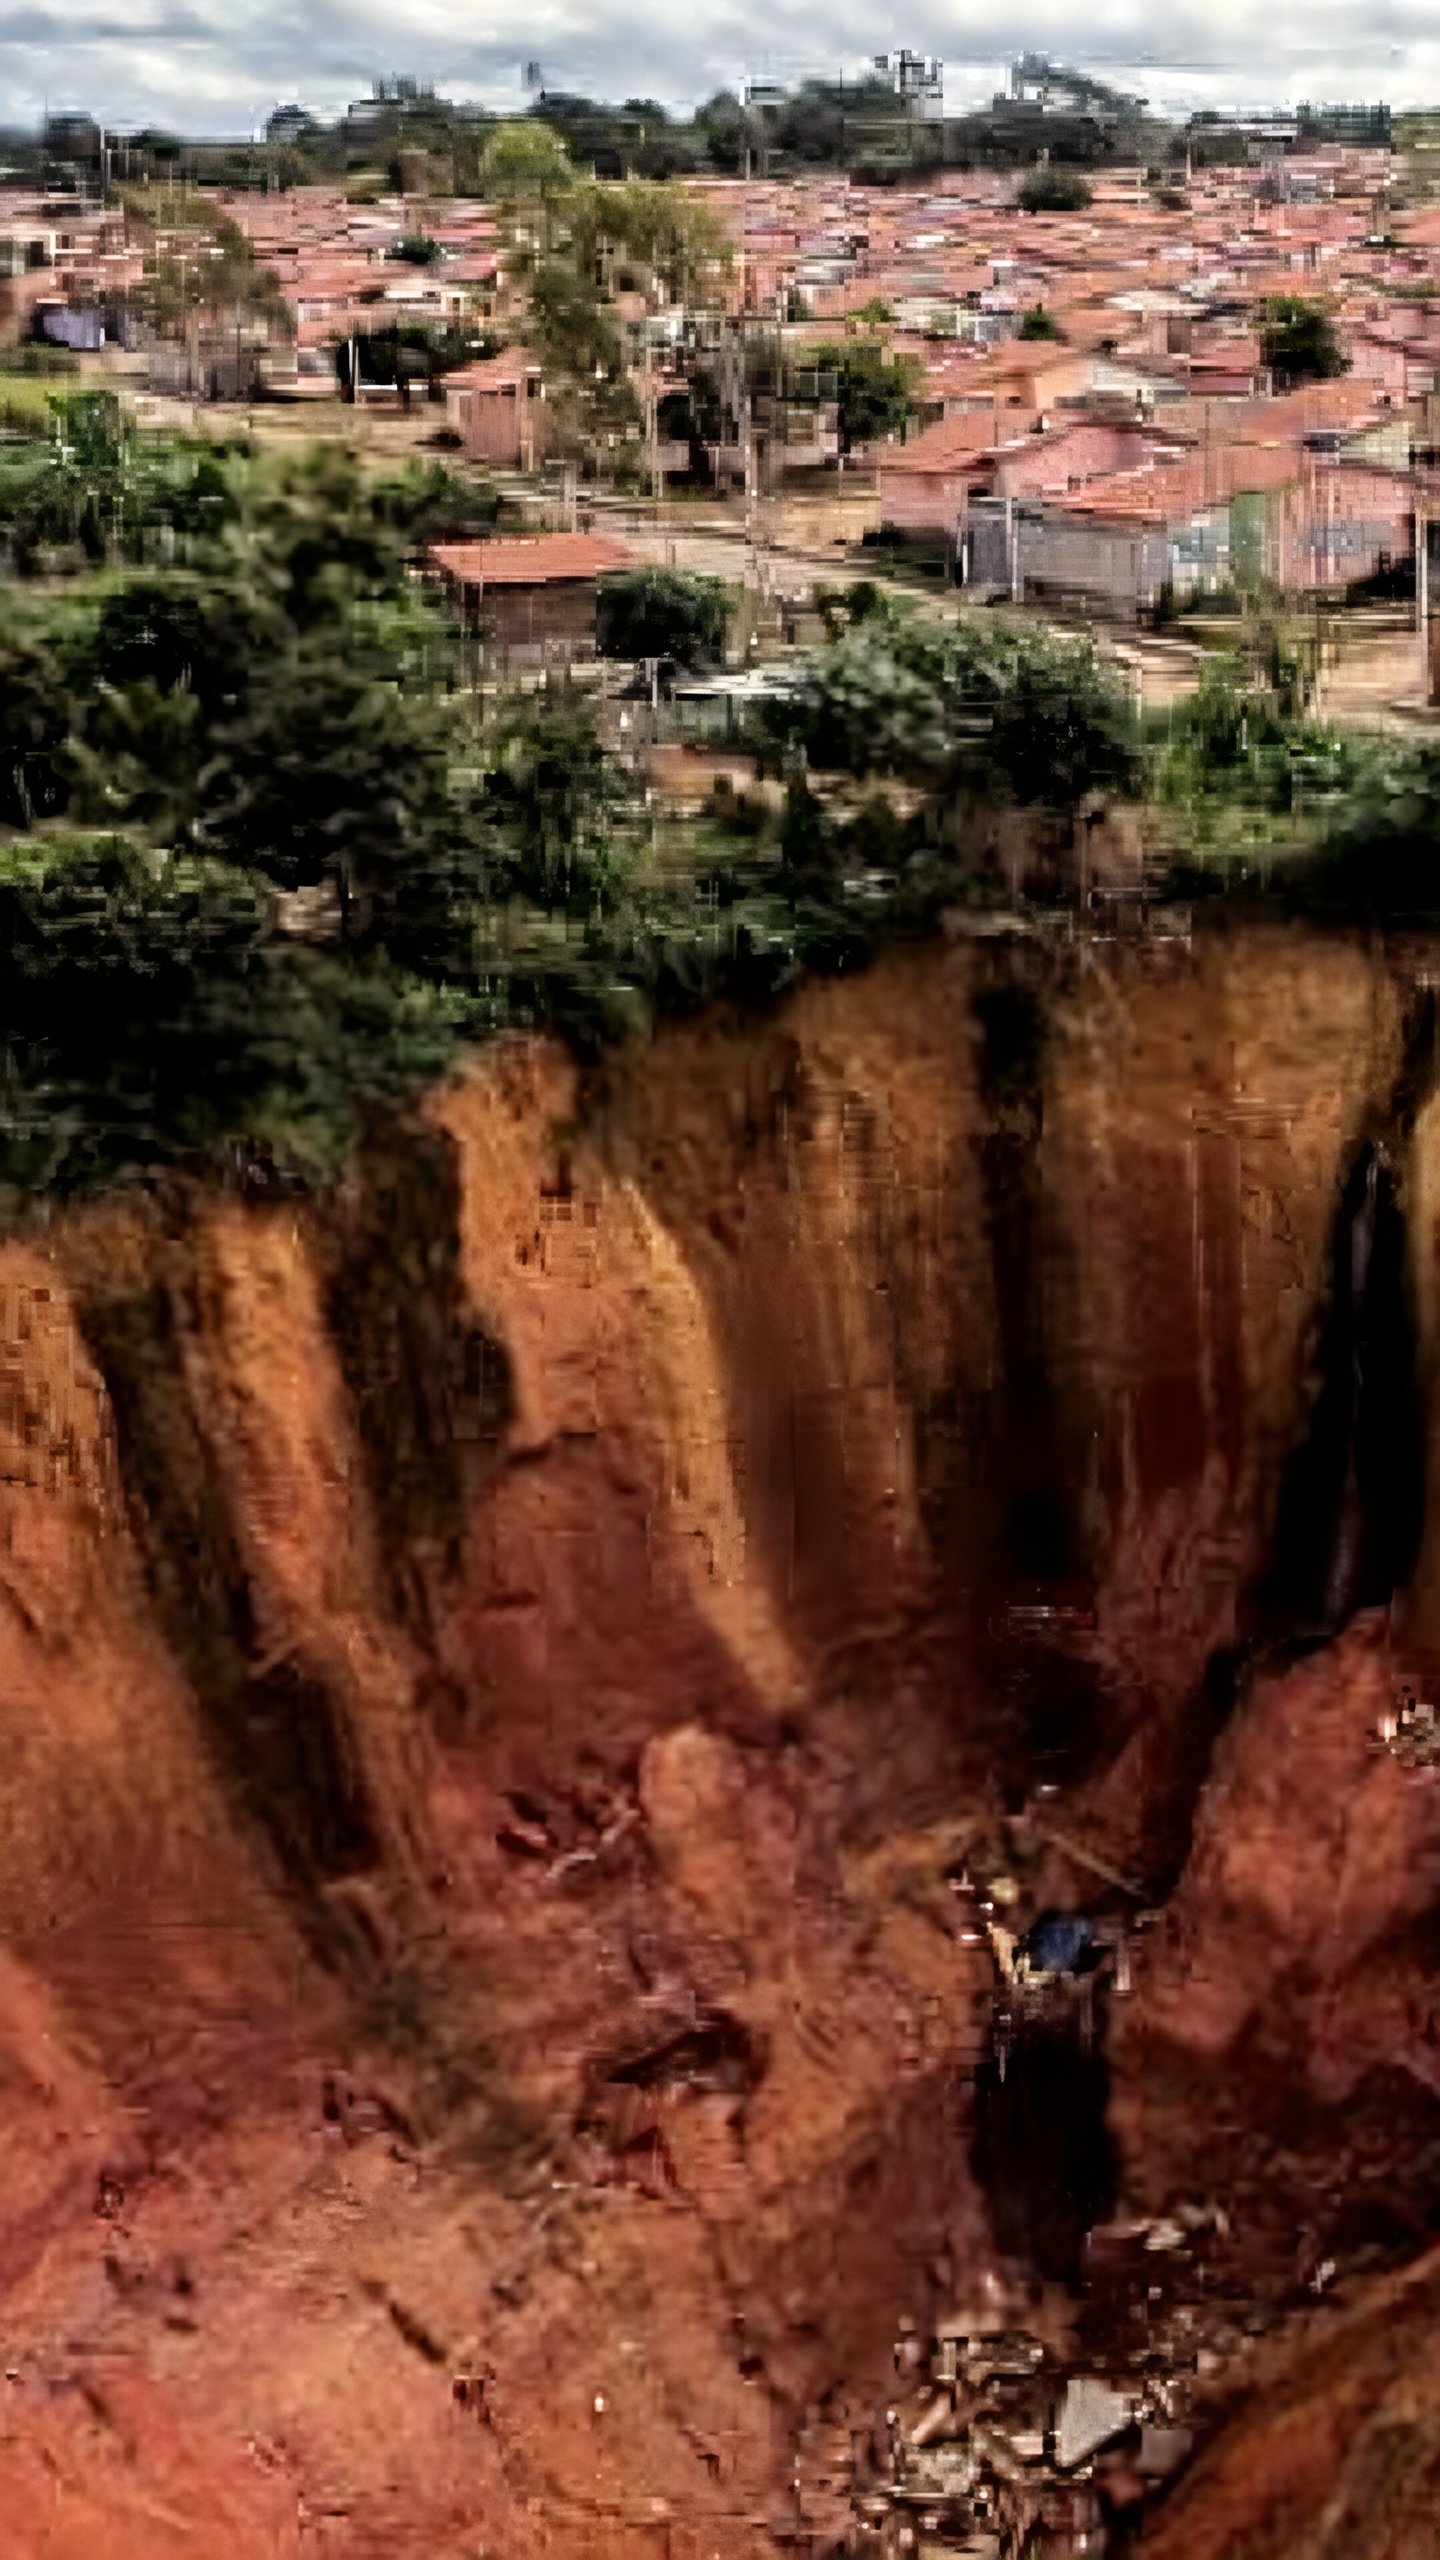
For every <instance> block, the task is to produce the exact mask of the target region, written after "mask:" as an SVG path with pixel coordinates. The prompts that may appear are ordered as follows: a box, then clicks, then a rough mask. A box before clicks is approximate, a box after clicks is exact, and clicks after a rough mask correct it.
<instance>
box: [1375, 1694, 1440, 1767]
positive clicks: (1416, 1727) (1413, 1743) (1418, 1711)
mask: <svg viewBox="0 0 1440 2560" xmlns="http://www.w3.org/2000/svg"><path fill="white" fill-rule="evenodd" d="M1376 1739H1377V1740H1378V1741H1379V1742H1380V1743H1382V1744H1383V1746H1384V1748H1385V1749H1386V1750H1387V1751H1389V1752H1392V1753H1393V1754H1394V1757H1395V1758H1396V1759H1397V1760H1400V1761H1403V1762H1404V1764H1405V1767H1406V1768H1407V1769H1434V1768H1440V1713H1437V1710H1436V1709H1435V1708H1434V1707H1433V1706H1432V1705H1431V1704H1430V1701H1429V1699H1428V1698H1417V1697H1416V1695H1415V1693H1414V1691H1413V1689H1402V1691H1401V1693H1400V1703H1399V1705H1398V1706H1397V1707H1395V1708H1393V1709H1392V1710H1391V1712H1390V1713H1389V1714H1388V1715H1386V1716H1385V1717H1384V1718H1383V1720H1382V1722H1381V1725H1380V1729H1379V1733H1378V1735H1377V1737H1376Z"/></svg>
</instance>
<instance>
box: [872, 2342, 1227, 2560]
mask: <svg viewBox="0 0 1440 2560" xmlns="http://www.w3.org/2000/svg"><path fill="white" fill-rule="evenodd" d="M1184 2416H1185V2405H1184V2398H1183V2385H1182V2384H1180V2383H1178V2382H1176V2381H1172V2380H1170V2379H1169V2378H1168V2377H1160V2376H1155V2375H1144V2376H1127V2377H1126V2378H1125V2380H1124V2381H1123V2382H1118V2383H1117V2382H1113V2381H1109V2380H1106V2379H1105V2378H1103V2377H1102V2376H1100V2375H1097V2374H1089V2373H1070V2374H1063V2373H1061V2372H1060V2371H1059V2370H1058V2368H1057V2366H1056V2364H1055V2362H1054V2360H1053V2358H1052V2356H1051V2355H1050V2353H1049V2352H1048V2351H1047V2349H1046V2347H1045V2346H1044V2345H1043V2344H1042V2342H1041V2340H1040V2339H1038V2338H1036V2337H1033V2336H1031V2335H1030V2334H1029V2333H1028V2332H1027V2331H1025V2330H1007V2331H1004V2332H1002V2333H1000V2334H999V2335H980V2336H977V2335H974V2334H972V2333H971V2332H970V2331H968V2330H967V2329H966V2327H965V2326H964V2325H962V2323H961V2321H960V2319H959V2318H958V2316H957V2318H956V2319H954V2320H952V2321H950V2322H948V2323H942V2325H941V2327H940V2328H939V2330H938V2331H937V2333H936V2336H935V2338H934V2340H933V2343H932V2345H931V2349H930V2353H929V2358H928V2368H927V2373H926V2378H925V2380H924V2382H923V2383H922V2384H921V2385H920V2386H918V2387H917V2389H916V2390H915V2391H914V2392H913V2393H912V2395H911V2396H910V2397H909V2398H908V2399H907V2400H906V2401H905V2403H904V2404H903V2405H902V2406H900V2407H897V2408H892V2409H890V2410H887V2412H886V2429H885V2435H886V2443H885V2456H886V2463H885V2465H884V2466H881V2467H880V2470H879V2476H878V2477H875V2478H873V2479H872V2480H871V2481H869V2482H868V2483H866V2484H865V2485H864V2486H863V2487H862V2488H861V2489H860V2490H859V2491H858V2492H857V2497H856V2514H857V2518H858V2522H859V2528H860V2531H859V2535H858V2538H857V2539H858V2547H859V2548H860V2549H871V2550H878V2551H880V2552H881V2553H883V2554H884V2555H885V2560H892V2555H893V2560H901V2555H909V2554H912V2553H913V2554H915V2555H917V2560H919V2555H923V2554H936V2555H938V2554H940V2553H942V2552H943V2553H947V2554H961V2555H965V2560H1022V2555H1023V2560H1042V2555H1043V2560H1079V2555H1081V2554H1084V2555H1087V2560H1100V2555H1102V2554H1103V2553H1104V2551H1105V2550H1106V2547H1107V2544H1108V2542H1109V2539H1110V2529H1111V2526H1112V2524H1113V2523H1114V2522H1115V2521H1116V2520H1117V2519H1118V2518H1119V2517H1121V2516H1123V2515H1126V2514H1128V2513H1129V2512H1131V2511H1132V2510H1133V2509H1134V2508H1136V2507H1137V2506H1139V2505H1141V2504H1142V2503H1143V2502H1144V2501H1146V2500H1147V2499H1148V2498H1149V2497H1151V2496H1152V2495H1153V2494H1154V2493H1155V2491H1156V2490H1157V2489H1158V2488H1160V2487H1161V2486H1162V2485H1163V2484H1164V2482H1165V2481H1167V2480H1168V2479H1170V2478H1171V2477H1172V2476H1173V2474H1174V2473H1175V2472H1176V2471H1178V2470H1179V2469H1180V2467H1181V2465H1182V2464H1183V2463H1184V2461H1185V2460H1186V2458H1187V2456H1188V2454H1189V2451H1190V2446H1191V2431H1190V2429H1189V2428H1188V2427H1187V2426H1186V2425H1185V2424H1184Z"/></svg>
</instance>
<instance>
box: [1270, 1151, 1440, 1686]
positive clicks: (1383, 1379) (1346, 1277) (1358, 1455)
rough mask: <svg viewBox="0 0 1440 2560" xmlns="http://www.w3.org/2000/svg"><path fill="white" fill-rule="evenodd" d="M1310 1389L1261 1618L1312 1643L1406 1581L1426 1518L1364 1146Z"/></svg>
mask: <svg viewBox="0 0 1440 2560" xmlns="http://www.w3.org/2000/svg"><path fill="white" fill-rule="evenodd" d="M1316 1368H1317V1372H1318V1377H1319V1388H1318V1392H1317V1394H1316V1397H1315V1401H1314V1405H1313V1407H1312V1410H1311V1415H1310V1422H1309V1427H1308V1429H1307V1431H1306V1433H1305V1436H1304V1439H1303V1441H1302V1442H1301V1443H1300V1445H1299V1447H1298V1448H1297V1449H1296V1450H1295V1451H1294V1453H1293V1455H1292V1457H1291V1460H1290V1464H1289V1466H1288V1467H1287V1469H1286V1472H1285V1476H1284V1480H1283V1482H1282V1485H1281V1491H1280V1499H1279V1504H1278V1507H1277V1513H1276V1524H1275V1542H1274V1565H1273V1570H1272V1573H1271V1576H1270V1579H1269V1582H1268V1584H1267V1587H1266V1589H1265V1591H1264V1594H1263V1597H1262V1611H1263V1615H1264V1617H1265V1618H1266V1619H1268V1621H1269V1622H1270V1624H1271V1625H1272V1626H1286V1627H1288V1629H1289V1630H1290V1631H1291V1632H1292V1633H1293V1634H1294V1635H1295V1636H1296V1637H1297V1638H1299V1639H1300V1640H1301V1641H1306V1640H1322V1639H1324V1638H1325V1637H1327V1636H1330V1635H1333V1634H1334V1633H1336V1632H1337V1631H1338V1629H1339V1628H1341V1627H1342V1626H1344V1625H1345V1624H1346V1622H1347V1620H1348V1619H1350V1618H1351V1617H1353V1616H1354V1614H1355V1612H1356V1611H1357V1610H1359V1609H1367V1608H1377V1607H1380V1606H1383V1605H1384V1604H1385V1603H1387V1602H1388V1601H1390V1600H1391V1599H1392V1598H1393V1597H1394V1595H1395V1593H1396V1591H1397V1590H1399V1589H1400V1588H1401V1586H1402V1585H1403V1584H1405V1583H1406V1582H1408V1580H1409V1578H1410V1575H1411V1573H1412V1571H1413V1569H1414V1564H1415V1559H1416V1556H1417V1554H1418V1553H1419V1548H1420V1535H1421V1530H1422V1528H1423V1525H1424V1483H1425V1465H1424V1456H1425V1453H1424V1415H1423V1412H1422V1409H1421V1404H1420V1399H1419V1397H1418V1395H1417V1392H1416V1337H1415V1319H1414V1311H1413V1308H1412V1305H1411V1301H1410V1291H1409V1285H1408V1276H1407V1269H1406V1236H1405V1221H1404V1216H1403V1214H1402V1211H1401V1207H1400V1202H1399V1197H1398V1190H1397V1184H1396V1179H1395V1172H1394V1165H1393V1160H1392V1157H1391V1154H1390V1151H1389V1149H1388V1148H1387V1147H1386V1146H1385V1145H1384V1144H1383V1142H1381V1141H1378V1140H1376V1141H1372V1142H1370V1143H1368V1144H1367V1145H1366V1146H1364V1147H1363V1148H1362V1149H1361V1151H1360V1154H1359V1156H1358V1158H1357V1160H1356V1162H1355V1164H1354V1165H1353V1166H1352V1168H1351V1171H1350V1175H1349V1178H1348V1179H1347V1181H1346V1183H1345V1186H1344V1190H1343V1192H1342V1195H1341V1200H1340V1206H1339V1209H1338V1212H1337V1215H1336V1221H1335V1235H1334V1247H1333V1256H1332V1280H1331V1290H1330V1299H1329V1305H1328V1309H1327V1312H1326V1316H1325V1319H1324V1323H1323V1327H1322V1330H1321V1335H1320V1342H1319V1349H1318V1353H1317V1359H1316Z"/></svg>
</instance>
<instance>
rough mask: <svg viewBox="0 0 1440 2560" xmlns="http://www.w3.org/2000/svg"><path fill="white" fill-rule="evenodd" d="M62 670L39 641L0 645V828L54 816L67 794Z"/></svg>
mask: <svg viewBox="0 0 1440 2560" xmlns="http://www.w3.org/2000/svg"><path fill="white" fill-rule="evenodd" d="M71 778H72V775H71V757H70V714H69V703H68V701H67V686H66V681H65V670H64V668H63V666H62V664H61V661H60V659H59V657H58V655H57V653H56V652H55V650H54V649H52V648H50V647H48V646H47V645H46V643H45V642H44V641H43V640H38V639H29V638H17V639H14V640H10V641H5V642H0V827H30V826H33V825H34V824H35V822H36V820H37V819H41V818H51V817H54V816H55V815H56V814H57V812H58V811H60V810H62V809H63V808H64V807H65V805H66V803H67V801H68V799H69V796H70V786H71Z"/></svg>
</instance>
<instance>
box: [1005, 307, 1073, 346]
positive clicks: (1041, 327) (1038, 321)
mask: <svg viewBox="0 0 1440 2560" xmlns="http://www.w3.org/2000/svg"><path fill="white" fill-rule="evenodd" d="M1017 335H1018V336H1020V337H1022V338H1060V339H1063V337H1064V335H1065V332H1064V330H1063V329H1062V328H1061V326H1060V323H1059V321H1058V320H1057V319H1056V318H1055V316H1054V313H1053V312H1050V311H1047V310H1046V308H1045V305H1044V303H1043V302H1036V303H1032V304H1031V307H1030V309H1029V310H1028V311H1027V312H1026V313H1025V315H1024V318H1023V319H1022V320H1021V323H1020V327H1019V330H1018V332H1017Z"/></svg>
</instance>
